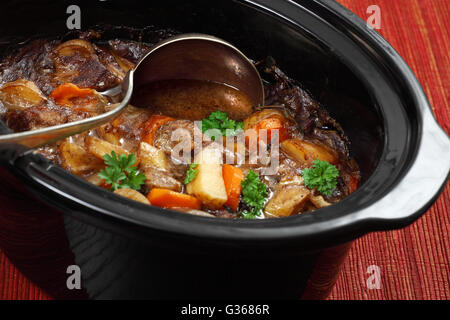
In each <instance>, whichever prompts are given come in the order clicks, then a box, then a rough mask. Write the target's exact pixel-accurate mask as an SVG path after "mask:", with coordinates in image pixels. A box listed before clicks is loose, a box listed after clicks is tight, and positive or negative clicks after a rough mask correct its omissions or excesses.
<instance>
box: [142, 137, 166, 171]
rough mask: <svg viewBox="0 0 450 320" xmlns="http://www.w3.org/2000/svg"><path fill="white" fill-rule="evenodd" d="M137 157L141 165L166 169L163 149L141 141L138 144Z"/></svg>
mask: <svg viewBox="0 0 450 320" xmlns="http://www.w3.org/2000/svg"><path fill="white" fill-rule="evenodd" d="M138 158H139V159H140V165H141V167H145V166H149V165H150V166H154V167H156V168H159V169H163V170H167V158H166V154H165V153H164V151H162V150H161V149H158V148H155V147H154V146H152V145H150V144H148V143H146V142H141V143H140V144H139V150H138Z"/></svg>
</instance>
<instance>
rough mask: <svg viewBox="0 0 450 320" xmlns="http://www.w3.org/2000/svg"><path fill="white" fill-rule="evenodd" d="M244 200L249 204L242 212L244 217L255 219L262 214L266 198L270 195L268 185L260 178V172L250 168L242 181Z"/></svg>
mask: <svg viewBox="0 0 450 320" xmlns="http://www.w3.org/2000/svg"><path fill="white" fill-rule="evenodd" d="M241 186H242V200H243V201H244V202H245V204H246V205H247V206H248V209H245V210H243V211H242V212H241V215H242V217H243V218H246V219H255V218H258V217H260V216H261V215H262V209H263V207H264V204H265V201H266V198H267V196H268V192H267V187H266V185H265V184H264V183H263V182H262V181H261V180H260V179H259V175H258V173H256V172H254V171H253V170H250V171H249V172H248V174H247V176H246V177H245V179H244V180H242V182H241Z"/></svg>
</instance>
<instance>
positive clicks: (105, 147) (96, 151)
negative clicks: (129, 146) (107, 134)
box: [84, 136, 129, 160]
mask: <svg viewBox="0 0 450 320" xmlns="http://www.w3.org/2000/svg"><path fill="white" fill-rule="evenodd" d="M84 143H85V145H86V147H87V150H88V151H89V152H90V153H92V154H93V155H94V156H96V157H97V158H99V159H102V160H103V156H104V155H105V154H110V153H111V152H112V151H114V152H115V153H116V155H119V154H126V155H128V154H129V152H128V151H127V150H125V149H124V148H122V147H120V146H117V145H114V144H112V143H109V142H107V141H105V140H101V139H99V138H95V137H92V136H88V137H86V139H85V140H84Z"/></svg>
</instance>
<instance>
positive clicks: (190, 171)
mask: <svg viewBox="0 0 450 320" xmlns="http://www.w3.org/2000/svg"><path fill="white" fill-rule="evenodd" d="M196 167H197V164H196V163H191V164H190V165H189V169H188V171H187V172H186V178H184V184H188V183H189V182H191V181H192V180H194V179H195V177H196V176H197V173H198V169H195V168H196Z"/></svg>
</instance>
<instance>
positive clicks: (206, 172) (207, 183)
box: [186, 147, 227, 210]
mask: <svg viewBox="0 0 450 320" xmlns="http://www.w3.org/2000/svg"><path fill="white" fill-rule="evenodd" d="M221 160H222V153H221V152H220V151H219V150H218V149H216V148H214V147H213V148H211V147H207V148H204V149H203V150H202V151H201V152H200V153H199V154H198V155H197V157H196V160H195V162H196V163H197V164H198V165H197V167H196V168H195V169H196V170H198V173H197V176H196V177H195V179H194V180H193V181H192V182H190V183H188V184H187V185H186V191H187V192H188V193H189V194H191V195H193V196H195V197H196V198H198V199H199V200H200V201H201V202H202V203H203V205H204V207H206V208H208V209H212V210H215V209H219V208H221V207H222V206H223V205H224V204H225V202H226V201H227V192H226V190H225V182H224V180H223V177H222V165H221V162H222V161H221Z"/></svg>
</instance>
